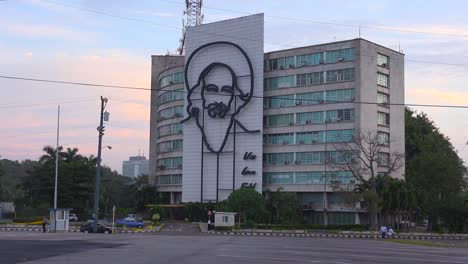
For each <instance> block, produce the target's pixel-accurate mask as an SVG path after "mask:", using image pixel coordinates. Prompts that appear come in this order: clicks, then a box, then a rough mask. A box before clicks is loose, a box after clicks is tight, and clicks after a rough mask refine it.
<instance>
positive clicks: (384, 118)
mask: <svg viewBox="0 0 468 264" xmlns="http://www.w3.org/2000/svg"><path fill="white" fill-rule="evenodd" d="M377 124H378V125H382V126H389V125H390V114H387V113H382V112H377Z"/></svg>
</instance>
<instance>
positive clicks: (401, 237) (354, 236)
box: [203, 231, 468, 240]
mask: <svg viewBox="0 0 468 264" xmlns="http://www.w3.org/2000/svg"><path fill="white" fill-rule="evenodd" d="M203 233H208V234H213V235H231V236H232V235H234V236H283V237H312V238H349V239H356V238H358V239H360V238H361V239H362V238H364V239H377V238H380V236H378V235H343V234H339V235H336V234H295V233H258V232H252V233H249V232H218V231H206V232H203ZM389 239H409V240H433V239H438V240H465V239H468V238H465V237H459V236H451V237H447V236H399V235H395V236H394V237H393V238H389Z"/></svg>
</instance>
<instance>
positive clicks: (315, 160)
mask: <svg viewBox="0 0 468 264" xmlns="http://www.w3.org/2000/svg"><path fill="white" fill-rule="evenodd" d="M323 160H324V152H323V151H314V152H296V164H323Z"/></svg>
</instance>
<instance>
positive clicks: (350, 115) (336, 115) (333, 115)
mask: <svg viewBox="0 0 468 264" xmlns="http://www.w3.org/2000/svg"><path fill="white" fill-rule="evenodd" d="M326 120H327V121H328V122H330V123H334V122H341V121H353V120H354V109H341V110H330V111H327V119H326Z"/></svg>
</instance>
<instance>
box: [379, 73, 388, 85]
mask: <svg viewBox="0 0 468 264" xmlns="http://www.w3.org/2000/svg"><path fill="white" fill-rule="evenodd" d="M377 84H378V85H380V86H384V87H388V85H389V83H388V75H386V74H383V73H380V72H378V73H377Z"/></svg>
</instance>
